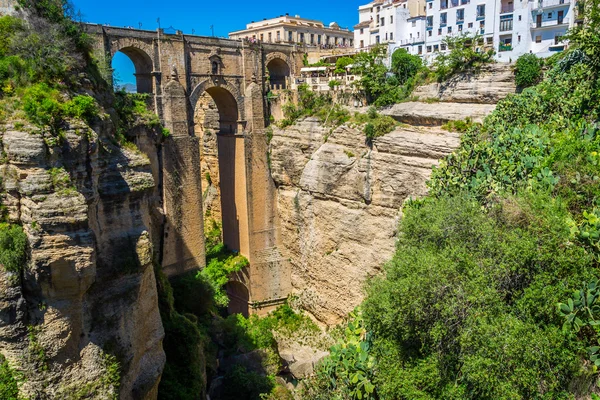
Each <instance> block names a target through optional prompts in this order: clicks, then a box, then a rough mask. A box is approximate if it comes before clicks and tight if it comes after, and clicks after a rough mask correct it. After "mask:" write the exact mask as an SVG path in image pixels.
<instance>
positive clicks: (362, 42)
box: [360, 40, 365, 49]
mask: <svg viewBox="0 0 600 400" xmlns="http://www.w3.org/2000/svg"><path fill="white" fill-rule="evenodd" d="M363 47H365V41H364V40H361V41H360V48H361V49H362V48H363Z"/></svg>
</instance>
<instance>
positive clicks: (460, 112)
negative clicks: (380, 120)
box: [382, 101, 496, 126]
mask: <svg viewBox="0 0 600 400" xmlns="http://www.w3.org/2000/svg"><path fill="white" fill-rule="evenodd" d="M495 108H496V105H495V104H475V103H423V102H419V101H411V102H406V103H400V104H394V105H393V106H391V107H388V108H387V109H385V110H383V111H382V114H385V115H389V116H391V117H393V118H394V119H395V120H397V121H400V122H403V123H405V124H411V125H422V126H436V125H443V124H445V123H446V122H448V121H458V120H464V119H465V118H467V117H468V118H471V119H472V120H473V121H474V122H483V119H484V118H485V117H486V116H487V115H488V114H490V113H491V112H492V111H494V109H495Z"/></svg>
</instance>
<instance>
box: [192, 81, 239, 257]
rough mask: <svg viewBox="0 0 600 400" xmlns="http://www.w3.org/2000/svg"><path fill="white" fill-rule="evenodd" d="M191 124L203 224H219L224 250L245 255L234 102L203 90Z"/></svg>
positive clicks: (221, 92) (226, 95)
mask: <svg viewBox="0 0 600 400" xmlns="http://www.w3.org/2000/svg"><path fill="white" fill-rule="evenodd" d="M194 123H195V133H196V135H197V136H198V137H199V138H200V139H201V140H200V151H201V160H202V163H201V168H202V174H201V175H202V181H203V182H202V184H203V192H204V210H205V225H206V226H211V225H212V220H215V221H217V222H221V227H222V233H223V243H224V244H225V245H226V246H227V248H228V249H229V250H232V251H238V252H240V253H241V254H244V255H248V250H249V244H248V218H247V200H246V162H245V144H244V137H243V136H242V135H238V134H237V133H238V129H241V127H240V125H239V113H238V104H237V100H236V99H235V97H234V96H233V95H232V94H231V92H229V91H228V90H227V89H225V88H222V87H218V86H214V87H210V88H208V89H206V91H205V92H204V93H203V94H202V95H201V96H200V97H199V98H198V101H197V102H196V105H195V112H194ZM238 127H240V128H238ZM219 214H220V215H219ZM219 218H220V221H219Z"/></svg>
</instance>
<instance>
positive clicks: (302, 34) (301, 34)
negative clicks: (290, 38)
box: [300, 32, 304, 43]
mask: <svg viewBox="0 0 600 400" xmlns="http://www.w3.org/2000/svg"><path fill="white" fill-rule="evenodd" d="M300 43H304V32H301V33H300Z"/></svg>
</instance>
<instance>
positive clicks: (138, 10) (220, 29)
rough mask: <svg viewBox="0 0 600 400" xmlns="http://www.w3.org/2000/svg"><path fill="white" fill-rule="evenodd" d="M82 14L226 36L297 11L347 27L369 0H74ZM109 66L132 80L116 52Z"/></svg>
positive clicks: (130, 67) (89, 18)
mask: <svg viewBox="0 0 600 400" xmlns="http://www.w3.org/2000/svg"><path fill="white" fill-rule="evenodd" d="M73 2H74V5H75V9H76V10H80V11H81V13H82V14H83V17H82V18H83V20H84V21H86V22H94V23H99V24H110V25H111V26H133V27H135V28H138V27H139V24H140V23H141V24H142V29H148V30H155V29H156V28H157V27H158V24H157V22H156V20H157V18H160V26H161V27H162V28H169V27H173V28H175V29H179V30H182V31H183V32H184V33H187V34H191V33H192V30H194V33H195V34H196V35H205V36H210V35H212V32H211V29H210V26H211V25H213V26H214V34H215V36H222V37H227V34H228V33H229V32H231V31H235V30H240V29H244V28H245V26H246V24H247V23H249V22H251V21H259V20H262V19H263V18H271V17H274V16H278V15H281V14H285V13H289V14H290V15H296V14H299V15H300V16H301V17H303V18H310V19H318V20H321V21H323V22H324V23H326V24H329V23H330V22H332V21H335V22H337V23H338V24H340V26H342V27H349V28H352V26H353V25H355V24H356V23H358V6H359V5H361V4H366V3H368V2H369V0H303V1H294V2H292V1H289V0H287V1H286V0H283V1H259V0H254V1H248V0H246V1H241V0H229V1H223V0H214V1H207V0H198V1H188V0H178V1H173V0H171V1H164V0H163V1H158V0H120V1H118V0H103V1H98V0H73ZM113 67H114V68H115V69H116V71H117V76H118V79H119V81H121V82H122V83H127V82H133V80H134V78H133V64H131V62H130V61H129V59H128V58H127V57H126V56H124V55H122V56H120V57H115V60H114V63H113Z"/></svg>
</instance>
